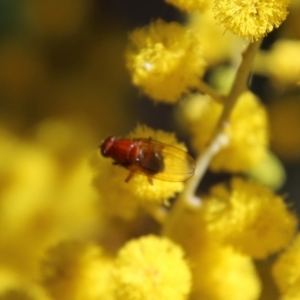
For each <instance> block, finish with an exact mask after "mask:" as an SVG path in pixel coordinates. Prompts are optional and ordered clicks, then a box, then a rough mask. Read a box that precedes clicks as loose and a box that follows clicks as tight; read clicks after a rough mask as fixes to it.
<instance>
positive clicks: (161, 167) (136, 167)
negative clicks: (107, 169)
mask: <svg viewBox="0 0 300 300" xmlns="http://www.w3.org/2000/svg"><path fill="white" fill-rule="evenodd" d="M100 149H101V153H102V155H103V156H104V157H110V158H112V159H113V160H114V162H113V164H115V165H120V166H122V167H124V168H126V169H128V170H129V174H128V176H127V178H126V179H125V181H126V182H128V181H129V180H130V179H131V178H132V176H133V175H134V174H135V173H138V174H143V175H145V176H147V177H148V180H149V182H150V183H151V184H152V178H156V179H160V180H164V181H174V182H176V181H185V180H187V179H189V178H190V177H192V176H193V174H194V172H195V161H194V159H193V158H192V157H191V156H190V155H189V154H188V153H187V152H185V151H183V150H181V149H179V148H177V147H174V146H171V145H168V144H164V143H161V142H158V141H155V140H153V139H152V138H135V139H123V138H117V137H115V136H110V137H108V138H107V139H105V140H104V141H103V142H102V144H101V146H100Z"/></svg>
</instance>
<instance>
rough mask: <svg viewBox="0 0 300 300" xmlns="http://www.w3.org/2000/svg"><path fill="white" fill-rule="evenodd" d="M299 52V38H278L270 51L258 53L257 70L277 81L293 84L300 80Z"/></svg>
mask: <svg viewBox="0 0 300 300" xmlns="http://www.w3.org/2000/svg"><path fill="white" fill-rule="evenodd" d="M299 52H300V42H299V41H298V40H289V39H281V40H277V41H276V42H275V43H274V45H273V46H272V48H271V50H270V51H268V52H266V51H260V52H259V53H258V56H257V59H256V62H255V71H256V72H257V73H260V74H262V75H265V76H270V78H271V79H273V80H274V81H275V82H276V83H280V84H282V85H290V86H293V85H295V84H296V83H297V82H299V80H300V58H299Z"/></svg>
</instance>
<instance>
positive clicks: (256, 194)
mask: <svg viewBox="0 0 300 300" xmlns="http://www.w3.org/2000/svg"><path fill="white" fill-rule="evenodd" d="M204 199H205V200H204V204H203V209H202V214H203V218H204V220H205V222H206V226H207V228H208V230H209V231H211V235H213V236H215V239H216V240H218V239H219V240H220V241H221V242H225V243H226V244H230V245H232V246H233V247H234V248H235V249H236V250H238V251H240V252H242V253H245V254H247V255H249V256H251V257H253V258H258V259H262V258H265V257H267V256H268V255H270V254H272V253H275V252H277V251H279V250H280V249H282V248H284V247H286V246H287V245H288V243H289V242H290V241H291V239H292V238H293V236H294V234H295V231H296V228H297V219H296V217H295V215H294V214H292V213H291V212H290V211H289V210H288V209H287V206H286V205H285V203H284V201H283V199H282V198H281V197H279V196H276V195H274V194H273V192H272V191H271V190H270V189H268V188H266V187H264V186H261V185H259V184H257V183H254V182H251V181H246V180H243V179H240V178H234V179H233V180H232V181H231V183H230V189H229V188H228V187H227V186H226V185H224V184H220V185H217V186H215V187H213V188H212V190H211V193H210V195H209V196H207V197H204Z"/></svg>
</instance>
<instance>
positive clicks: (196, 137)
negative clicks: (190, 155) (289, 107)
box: [183, 92, 268, 172]
mask: <svg viewBox="0 0 300 300" xmlns="http://www.w3.org/2000/svg"><path fill="white" fill-rule="evenodd" d="M222 109H223V106H222V105H221V104H219V103H216V102H215V101H213V100H211V99H209V98H207V97H202V96H192V97H190V98H189V99H188V101H187V103H186V106H185V107H183V110H184V112H183V113H184V116H185V117H186V121H187V124H188V126H189V130H190V131H191V132H192V134H193V136H192V144H193V146H194V149H196V150H197V151H198V152H199V153H201V152H202V151H203V150H204V149H205V147H206V146H207V144H208V143H209V141H210V139H211V136H212V133H213V131H214V129H215V127H216V125H217V122H218V119H219V117H220V115H221V112H222ZM225 134H226V136H227V137H228V140H229V143H228V145H227V146H226V147H224V148H223V149H222V150H221V151H220V152H219V153H218V154H217V155H216V156H215V157H214V159H213V160H212V162H211V169H212V170H214V171H229V172H240V171H245V170H247V169H249V168H251V167H253V166H255V165H256V164H257V163H259V162H260V161H261V160H262V159H263V158H264V155H265V153H266V149H267V146H268V119H267V114H266V111H265V108H264V107H263V106H262V104H261V103H260V102H259V99H258V98H257V97H256V96H255V95H254V94H252V93H251V92H245V93H244V94H242V95H241V96H240V98H239V100H238V103H237V105H236V107H235V108H234V110H233V112H232V115H231V117H230V120H229V124H228V126H227V127H226V128H225Z"/></svg>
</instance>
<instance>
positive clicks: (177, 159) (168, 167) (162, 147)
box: [150, 140, 195, 182]
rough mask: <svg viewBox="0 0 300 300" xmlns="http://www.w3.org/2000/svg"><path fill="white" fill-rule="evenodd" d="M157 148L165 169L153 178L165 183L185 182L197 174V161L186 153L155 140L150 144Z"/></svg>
mask: <svg viewBox="0 0 300 300" xmlns="http://www.w3.org/2000/svg"><path fill="white" fill-rule="evenodd" d="M150 143H151V144H152V145H153V146H154V147H155V148H157V149H159V150H158V151H160V153H161V155H162V157H163V163H164V168H163V169H162V171H160V172H157V173H155V174H154V175H153V176H152V177H153V178H156V179H160V180H164V181H174V182H176V181H177V182H179V181H185V180H187V179H189V178H190V177H192V176H193V175H194V172H195V161H194V159H193V158H192V157H191V156H190V155H189V154H188V153H187V152H185V151H183V150H181V149H179V148H177V147H174V146H171V145H168V144H163V143H160V142H157V141H154V140H151V142H150Z"/></svg>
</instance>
